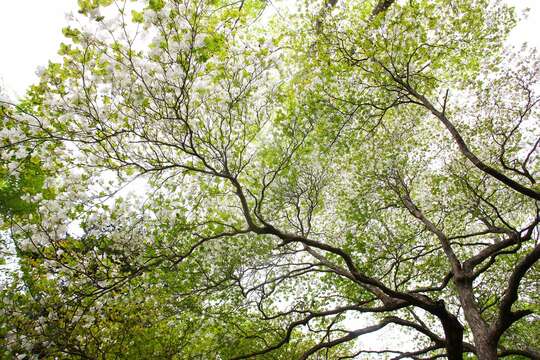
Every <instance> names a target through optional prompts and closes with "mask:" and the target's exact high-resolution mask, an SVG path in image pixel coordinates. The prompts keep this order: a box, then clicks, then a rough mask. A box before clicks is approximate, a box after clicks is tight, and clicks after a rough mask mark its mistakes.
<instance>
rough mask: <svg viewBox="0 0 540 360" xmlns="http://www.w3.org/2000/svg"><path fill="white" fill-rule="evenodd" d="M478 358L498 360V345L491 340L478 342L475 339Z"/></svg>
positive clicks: (480, 359) (481, 359)
mask: <svg viewBox="0 0 540 360" xmlns="http://www.w3.org/2000/svg"><path fill="white" fill-rule="evenodd" d="M475 347H476V356H477V357H478V359H479V360H497V359H498V358H497V345H496V344H492V341H490V339H489V338H488V339H481V340H477V339H476V337H475Z"/></svg>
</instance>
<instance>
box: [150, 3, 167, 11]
mask: <svg viewBox="0 0 540 360" xmlns="http://www.w3.org/2000/svg"><path fill="white" fill-rule="evenodd" d="M163 6H165V2H164V1H163V0H150V1H149V2H148V7H149V8H150V9H152V10H154V11H159V10H161V9H162V8H163Z"/></svg>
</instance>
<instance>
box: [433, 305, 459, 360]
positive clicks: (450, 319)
mask: <svg viewBox="0 0 540 360" xmlns="http://www.w3.org/2000/svg"><path fill="white" fill-rule="evenodd" d="M439 318H440V320H441V322H442V326H443V329H444V337H445V340H446V356H447V357H448V360H462V359H463V325H461V323H460V322H459V320H458V319H457V318H456V317H455V316H453V315H451V314H449V313H445V314H444V316H440V317H439Z"/></svg>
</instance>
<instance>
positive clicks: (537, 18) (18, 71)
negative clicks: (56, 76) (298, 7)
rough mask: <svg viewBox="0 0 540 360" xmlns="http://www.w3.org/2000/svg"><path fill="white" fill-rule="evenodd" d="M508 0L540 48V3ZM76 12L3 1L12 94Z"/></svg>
mask: <svg viewBox="0 0 540 360" xmlns="http://www.w3.org/2000/svg"><path fill="white" fill-rule="evenodd" d="M291 1H293V0H291ZM506 1H507V2H508V3H511V4H512V5H515V6H517V7H518V9H524V8H526V7H528V8H530V9H531V12H530V14H529V18H528V19H527V20H526V21H524V22H523V23H521V24H520V25H519V26H518V28H517V29H516V30H515V31H514V33H513V34H512V38H511V39H512V40H511V41H512V43H515V44H521V42H524V41H528V42H529V43H531V44H534V45H535V46H536V47H537V48H539V49H540V0H506ZM76 10H77V0H48V1H46V0H15V1H8V0H0V49H2V52H1V54H0V86H1V87H5V88H6V90H7V93H8V95H10V96H11V97H13V98H16V97H18V96H22V95H24V92H25V89H26V88H27V87H28V86H29V85H30V84H32V83H33V82H35V81H36V79H37V77H36V75H35V72H36V69H37V67H38V66H40V65H46V64H47V61H48V60H49V59H53V58H55V56H57V55H56V51H57V50H58V45H59V44H60V42H61V41H62V40H63V36H62V33H61V29H62V27H63V26H65V24H66V20H65V14H66V13H68V12H70V11H73V12H76Z"/></svg>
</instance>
